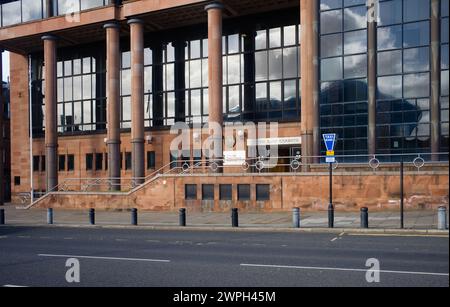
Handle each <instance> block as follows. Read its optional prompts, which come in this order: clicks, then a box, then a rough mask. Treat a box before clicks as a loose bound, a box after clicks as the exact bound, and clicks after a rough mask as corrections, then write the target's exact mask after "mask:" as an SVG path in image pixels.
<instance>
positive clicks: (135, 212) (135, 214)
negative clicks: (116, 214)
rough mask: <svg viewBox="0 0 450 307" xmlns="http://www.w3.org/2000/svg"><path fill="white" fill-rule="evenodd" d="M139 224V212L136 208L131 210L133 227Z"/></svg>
mask: <svg viewBox="0 0 450 307" xmlns="http://www.w3.org/2000/svg"><path fill="white" fill-rule="evenodd" d="M137 224H138V210H137V209H136V208H133V209H131V225H133V226H137Z"/></svg>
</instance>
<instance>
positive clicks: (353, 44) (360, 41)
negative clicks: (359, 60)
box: [344, 30, 367, 54]
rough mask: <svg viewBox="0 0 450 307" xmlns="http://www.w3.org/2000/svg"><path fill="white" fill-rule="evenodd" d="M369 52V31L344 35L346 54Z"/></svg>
mask: <svg viewBox="0 0 450 307" xmlns="http://www.w3.org/2000/svg"><path fill="white" fill-rule="evenodd" d="M366 51H367V31H366V30H363V31H355V32H348V33H345V34H344V53H345V54H354V53H363V52H366Z"/></svg>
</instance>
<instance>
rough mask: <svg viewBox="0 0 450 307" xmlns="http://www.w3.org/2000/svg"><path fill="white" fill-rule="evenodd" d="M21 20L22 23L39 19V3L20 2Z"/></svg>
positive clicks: (26, 0) (40, 12)
mask: <svg viewBox="0 0 450 307" xmlns="http://www.w3.org/2000/svg"><path fill="white" fill-rule="evenodd" d="M22 18H23V21H24V22H25V21H30V20H36V19H41V18H42V8H41V2H40V1H36V0H22Z"/></svg>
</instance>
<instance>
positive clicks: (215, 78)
mask: <svg viewBox="0 0 450 307" xmlns="http://www.w3.org/2000/svg"><path fill="white" fill-rule="evenodd" d="M223 8H224V6H223V4H222V3H221V2H213V3H211V4H208V5H207V6H206V7H205V10H206V11H207V12H208V54H209V57H208V69H209V72H208V74H209V75H208V84H209V118H208V122H209V123H210V124H211V123H215V124H219V125H220V126H222V125H223V107H222V105H223V102H222V101H223V97H222V94H223V92H222V88H223V75H222V72H223V67H222V65H223V64H222V11H223ZM210 127H211V126H210ZM215 141H216V144H219V143H220V144H222V134H221V135H220V140H219V136H218V135H217V139H215ZM220 147H221V148H220V150H215V151H216V154H214V158H215V159H221V158H222V146H220Z"/></svg>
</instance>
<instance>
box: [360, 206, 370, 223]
mask: <svg viewBox="0 0 450 307" xmlns="http://www.w3.org/2000/svg"><path fill="white" fill-rule="evenodd" d="M361 228H369V209H368V208H366V207H364V208H361Z"/></svg>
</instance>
